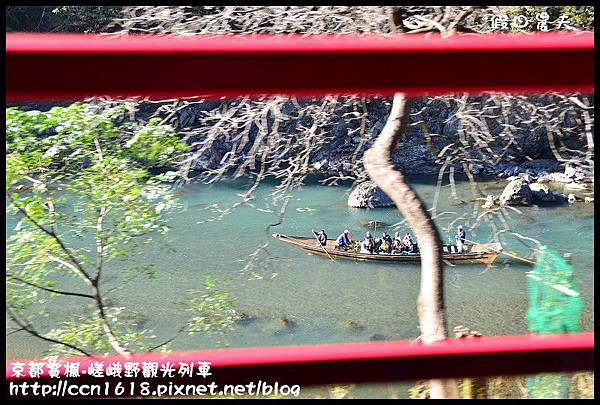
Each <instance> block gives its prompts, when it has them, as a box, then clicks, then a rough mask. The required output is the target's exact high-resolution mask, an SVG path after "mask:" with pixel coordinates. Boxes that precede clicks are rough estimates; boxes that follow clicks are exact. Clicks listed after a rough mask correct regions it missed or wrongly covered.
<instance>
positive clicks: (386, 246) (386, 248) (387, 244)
mask: <svg viewBox="0 0 600 405" xmlns="http://www.w3.org/2000/svg"><path fill="white" fill-rule="evenodd" d="M391 252H392V237H391V236H390V235H388V234H387V233H385V232H383V234H382V235H381V244H380V245H379V253H391Z"/></svg>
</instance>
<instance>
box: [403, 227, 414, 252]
mask: <svg viewBox="0 0 600 405" xmlns="http://www.w3.org/2000/svg"><path fill="white" fill-rule="evenodd" d="M402 246H403V248H404V251H406V252H410V251H412V247H413V241H412V238H411V237H410V233H408V232H407V233H406V235H404V238H402Z"/></svg>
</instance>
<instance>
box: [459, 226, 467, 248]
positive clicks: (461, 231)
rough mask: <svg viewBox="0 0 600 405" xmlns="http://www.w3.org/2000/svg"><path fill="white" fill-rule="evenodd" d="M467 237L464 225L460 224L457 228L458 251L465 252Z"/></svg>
mask: <svg viewBox="0 0 600 405" xmlns="http://www.w3.org/2000/svg"><path fill="white" fill-rule="evenodd" d="M466 237H467V233H466V232H465V230H464V229H463V227H462V225H459V226H458V227H457V228H456V250H457V251H458V253H463V252H464V251H465V239H466Z"/></svg>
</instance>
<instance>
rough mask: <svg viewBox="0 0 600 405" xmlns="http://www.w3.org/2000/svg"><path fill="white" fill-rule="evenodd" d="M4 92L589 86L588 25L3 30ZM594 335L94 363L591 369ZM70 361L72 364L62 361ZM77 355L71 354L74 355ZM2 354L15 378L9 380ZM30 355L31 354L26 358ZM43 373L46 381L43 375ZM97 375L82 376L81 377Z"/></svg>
mask: <svg viewBox="0 0 600 405" xmlns="http://www.w3.org/2000/svg"><path fill="white" fill-rule="evenodd" d="M6 40H7V44H6V56H7V60H6V66H7V70H6V72H7V73H6V75H7V76H6V85H7V93H6V98H7V100H8V101H24V100H30V101H43V100H58V99H75V98H82V97H86V96H93V95H109V96H147V97H155V98H157V97H158V98H160V97H169V98H171V97H184V96H199V95H204V96H206V95H210V96H235V95H240V94H255V95H256V94H263V93H265V94H274V93H282V94H293V95H323V94H327V93H344V94H351V93H362V94H391V93H393V92H395V91H403V92H406V93H408V94H441V93H450V92H452V93H457V92H470V93H481V92H488V91H514V92H519V93H531V92H545V91H551V90H553V91H578V92H593V89H594V81H593V79H594V76H593V72H594V70H593V65H594V63H593V62H594V49H593V48H594V44H593V34H592V33H578V34H549V33H548V34H536V35H517V36H515V35H511V36H507V35H491V36H455V37H451V38H446V39H441V38H439V37H438V38H434V37H422V36H403V37H386V38H383V37H373V36H365V37H357V36H316V37H314V36H313V37H298V36H292V37H267V36H256V37H244V38H240V37H234V36H217V37H210V38H204V37H202V38H172V37H125V38H111V37H105V36H80V35H47V34H7V35H6ZM593 351H594V337H593V333H591V332H588V333H581V334H572V335H551V336H502V337H484V338H473V339H458V340H457V339H448V340H447V341H444V342H439V343H436V344H434V345H430V346H424V345H421V344H411V343H410V342H408V341H398V342H365V343H344V344H324V345H305V346H288V347H266V348H244V349H241V348H239V349H223V350H206V351H198V352H185V353H170V354H168V355H166V357H165V355H162V354H155V353H146V354H135V355H133V357H132V358H131V359H122V358H119V357H114V356H113V357H105V358H100V359H92V358H77V359H76V361H79V362H81V364H82V366H81V367H82V368H84V367H87V365H89V364H90V362H93V361H103V362H105V363H108V362H111V361H119V360H120V361H157V362H159V363H160V364H164V362H167V361H170V362H172V363H175V366H176V367H177V363H178V362H190V361H194V362H197V361H209V362H211V367H212V373H213V375H214V377H215V379H216V380H218V381H219V382H220V383H235V384H242V383H244V382H248V381H256V380H258V379H262V380H263V381H265V380H272V381H279V382H286V383H289V384H303V385H311V384H330V383H344V382H378V381H395V380H414V379H427V378H434V377H435V378H446V377H464V376H474V375H480V376H488V375H514V374H527V373H537V372H542V371H547V372H557V371H576V370H591V369H593V366H594V360H593ZM63 360H66V359H63ZM71 360H73V359H71ZM11 363H12V361H11V362H7V364H6V365H7V374H6V378H7V380H9V381H13V382H15V381H27V380H31V378H30V377H29V376H27V375H26V376H25V377H22V378H16V377H15V376H13V375H12V374H11V367H10V365H11ZM25 363H28V361H25ZM39 378H40V379H42V380H48V379H51V378H50V376H49V375H48V374H47V373H45V374H42V375H41V376H40V377H39ZM93 378H94V377H89V376H84V377H82V380H86V379H88V380H90V379H93Z"/></svg>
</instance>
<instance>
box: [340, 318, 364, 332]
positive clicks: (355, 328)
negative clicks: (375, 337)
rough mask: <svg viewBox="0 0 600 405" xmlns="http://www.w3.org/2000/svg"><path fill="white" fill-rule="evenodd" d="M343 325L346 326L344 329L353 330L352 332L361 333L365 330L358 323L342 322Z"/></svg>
mask: <svg viewBox="0 0 600 405" xmlns="http://www.w3.org/2000/svg"><path fill="white" fill-rule="evenodd" d="M344 325H345V326H346V328H348V329H350V330H353V331H356V332H358V331H362V330H365V329H366V328H365V327H364V326H363V325H361V324H359V323H358V322H355V321H352V320H350V319H349V320H347V321H346V322H344Z"/></svg>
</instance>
